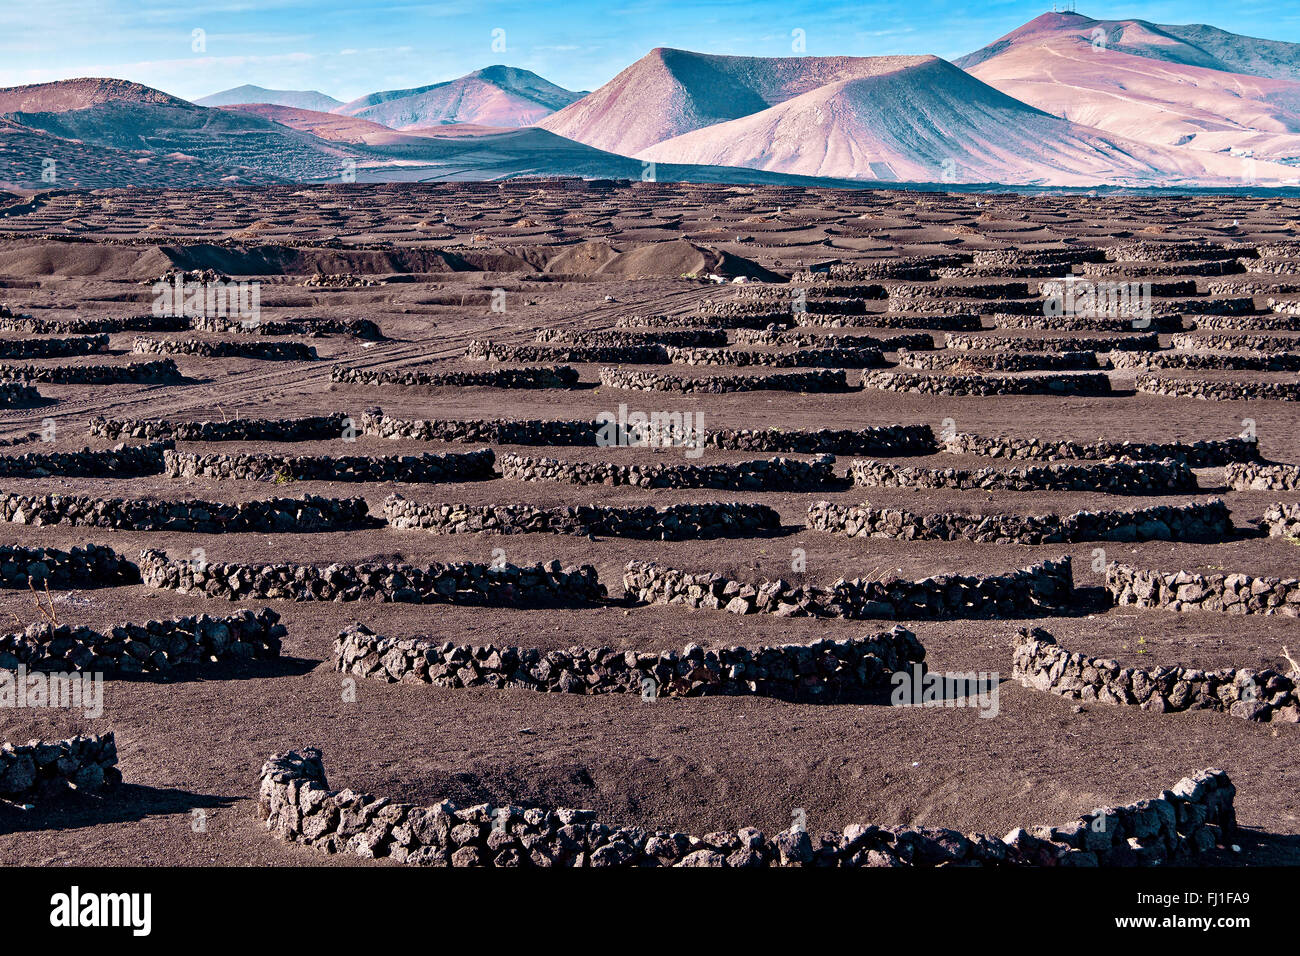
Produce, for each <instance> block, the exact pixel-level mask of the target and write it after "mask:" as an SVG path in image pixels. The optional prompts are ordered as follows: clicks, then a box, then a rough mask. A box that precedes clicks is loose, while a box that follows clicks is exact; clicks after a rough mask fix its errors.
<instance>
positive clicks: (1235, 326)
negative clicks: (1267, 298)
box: [1192, 315, 1296, 348]
mask: <svg viewBox="0 0 1300 956" xmlns="http://www.w3.org/2000/svg"><path fill="white" fill-rule="evenodd" d="M1192 327H1193V328H1195V329H1197V330H1198V331H1199V330H1210V329H1215V330H1223V331H1235V332H1264V331H1273V332H1294V331H1296V321H1295V319H1294V318H1292V317H1291V316H1287V315H1198V316H1197V317H1196V319H1195V320H1194V321H1193V322H1192ZM1292 348H1295V346H1292Z"/></svg>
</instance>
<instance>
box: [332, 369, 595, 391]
mask: <svg viewBox="0 0 1300 956" xmlns="http://www.w3.org/2000/svg"><path fill="white" fill-rule="evenodd" d="M330 381H332V382H335V383H338V384H340V385H400V386H404V387H412V388H413V387H422V388H442V387H446V386H453V387H459V388H466V387H471V386H477V387H482V388H573V387H574V386H575V385H577V384H578V373H577V371H575V370H574V369H572V368H570V367H569V366H567V365H557V366H555V367H553V368H544V367H531V368H529V367H525V368H497V369H492V370H491V371H487V372H455V371H450V372H430V371H427V370H424V369H368V368H349V367H347V366H342V365H339V366H335V367H334V369H333V370H332V371H331V372H330Z"/></svg>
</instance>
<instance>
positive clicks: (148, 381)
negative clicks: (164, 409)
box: [0, 359, 184, 385]
mask: <svg viewBox="0 0 1300 956" xmlns="http://www.w3.org/2000/svg"><path fill="white" fill-rule="evenodd" d="M0 378H7V379H20V380H22V381H26V382H41V383H44V384H47V385H118V384H123V383H131V384H139V385H159V384H174V383H176V382H181V381H184V376H182V375H181V372H180V369H178V368H177V367H176V362H175V361H173V360H172V359H161V360H160V361H157V362H132V363H130V364H129V365H0Z"/></svg>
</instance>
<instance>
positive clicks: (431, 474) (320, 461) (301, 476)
mask: <svg viewBox="0 0 1300 956" xmlns="http://www.w3.org/2000/svg"><path fill="white" fill-rule="evenodd" d="M495 460H496V455H495V453H494V452H493V451H492V449H490V448H483V449H480V450H479V451H472V452H465V453H463V454H458V453H454V452H449V453H447V454H442V455H430V454H424V455H371V456H366V455H220V454H212V455H197V454H192V453H190V452H178V451H170V450H169V451H166V452H164V453H163V464H164V467H165V469H166V474H167V476H168V477H169V478H214V479H216V480H218V481H222V480H226V479H237V480H242V481H280V482H283V481H407V482H449V481H487V480H490V479H492V478H495V477H496V472H495V471H494V470H493V464H494V462H495Z"/></svg>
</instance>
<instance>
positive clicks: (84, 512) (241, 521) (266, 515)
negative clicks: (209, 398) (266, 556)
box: [0, 492, 371, 534]
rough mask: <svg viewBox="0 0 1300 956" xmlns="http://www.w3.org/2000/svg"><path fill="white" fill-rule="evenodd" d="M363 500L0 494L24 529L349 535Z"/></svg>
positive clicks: (364, 521)
mask: <svg viewBox="0 0 1300 956" xmlns="http://www.w3.org/2000/svg"><path fill="white" fill-rule="evenodd" d="M368 515H369V508H368V506H367V505H366V500H365V499H364V498H341V499H340V498H320V497H317V496H316V495H303V496H302V497H300V498H270V499H267V500H264V501H241V502H237V503H235V504H225V503H223V502H219V501H195V500H194V499H192V498H186V499H183V500H181V501H159V500H158V499H156V498H94V497H91V496H89V495H65V494H50V495H20V494H4V493H2V492H0V520H2V521H7V522H9V523H11V524H21V525H33V526H34V525H41V526H44V525H57V524H62V525H72V526H76V527H84V528H115V529H118V530H121V531H191V532H196V533H199V534H222V533H234V532H241V531H268V532H293V533H295V534H303V533H309V532H319V531H350V530H353V529H356V528H364V527H369V526H370V524H371V521H370V519H369V517H368Z"/></svg>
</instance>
